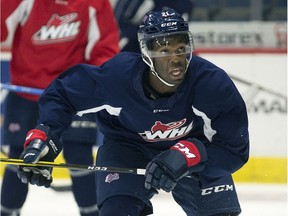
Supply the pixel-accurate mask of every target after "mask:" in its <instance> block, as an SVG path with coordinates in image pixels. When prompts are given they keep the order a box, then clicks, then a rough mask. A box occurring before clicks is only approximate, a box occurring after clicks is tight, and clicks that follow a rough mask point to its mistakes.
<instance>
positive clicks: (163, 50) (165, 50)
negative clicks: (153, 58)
mask: <svg viewBox="0 0 288 216" xmlns="http://www.w3.org/2000/svg"><path fill="white" fill-rule="evenodd" d="M160 53H161V54H162V55H168V54H169V50H168V49H162V50H160Z"/></svg>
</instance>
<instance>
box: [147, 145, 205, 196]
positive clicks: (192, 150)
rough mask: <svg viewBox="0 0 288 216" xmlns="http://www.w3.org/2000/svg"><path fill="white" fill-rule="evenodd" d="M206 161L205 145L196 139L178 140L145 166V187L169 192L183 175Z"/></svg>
mask: <svg viewBox="0 0 288 216" xmlns="http://www.w3.org/2000/svg"><path fill="white" fill-rule="evenodd" d="M205 161H207V153H206V149H205V146H204V144H203V143H202V142H200V141H199V140H197V139H188V140H182V141H179V142H178V143H177V144H176V145H174V146H172V147H171V148H170V149H169V150H166V151H164V152H162V153H160V154H159V155H157V156H156V157H154V158H153V159H152V161H151V162H149V163H148V165H147V166H146V173H145V176H146V180H145V188H147V189H151V188H155V189H157V190H159V189H163V190H164V191H166V192H170V191H172V190H173V189H174V187H175V186H176V184H177V181H178V180H179V179H181V178H182V177H184V176H187V175H189V174H192V173H195V172H199V171H201V170H202V169H203V168H204V162H205Z"/></svg>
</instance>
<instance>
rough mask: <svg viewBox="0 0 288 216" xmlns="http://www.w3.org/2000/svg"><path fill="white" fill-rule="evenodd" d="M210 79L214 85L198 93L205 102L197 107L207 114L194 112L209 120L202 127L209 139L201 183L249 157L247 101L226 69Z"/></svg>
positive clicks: (239, 165) (207, 182)
mask: <svg viewBox="0 0 288 216" xmlns="http://www.w3.org/2000/svg"><path fill="white" fill-rule="evenodd" d="M212 79H213V80H214V83H215V85H213V86H214V87H211V88H210V87H208V88H206V89H205V90H203V91H202V92H201V93H200V94H199V95H198V96H199V97H200V98H206V99H205V101H206V103H205V104H203V105H202V107H199V110H204V112H203V113H206V114H208V116H205V115H204V114H203V113H201V112H198V113H197V112H196V113H197V114H198V115H199V116H201V117H202V118H203V119H204V122H205V121H206V122H209V124H208V123H207V124H206V125H205V124H204V128H203V130H204V133H206V137H207V138H208V139H210V140H209V141H210V142H208V145H207V148H206V149H207V154H208V161H207V163H206V167H205V169H204V170H203V171H202V172H201V173H200V179H201V183H202V185H203V186H204V185H208V184H209V180H211V179H215V178H220V177H222V176H225V175H230V174H232V173H234V172H236V171H237V170H238V169H240V168H241V167H242V166H243V165H244V164H245V163H246V162H247V161H248V157H249V132H248V117H247V109H246V105H245V103H244V101H243V99H242V97H241V95H240V93H239V92H238V90H237V89H236V87H235V85H234V83H233V82H232V81H231V80H230V79H229V78H228V76H227V74H226V73H220V74H219V75H217V76H215V78H212ZM207 125H209V127H211V128H210V129H209V127H207ZM205 127H206V128H205Z"/></svg>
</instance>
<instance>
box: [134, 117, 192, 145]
mask: <svg viewBox="0 0 288 216" xmlns="http://www.w3.org/2000/svg"><path fill="white" fill-rule="evenodd" d="M185 123H186V119H182V120H180V121H177V122H171V123H167V124H164V123H162V122H160V121H156V122H155V124H154V125H153V126H152V127H151V130H150V131H145V132H143V133H139V135H140V136H141V137H142V138H143V139H144V140H146V141H148V142H157V141H161V140H162V141H163V140H175V139H178V138H181V137H183V136H185V135H186V134H188V133H189V132H190V131H191V130H192V128H193V121H192V122H191V123H190V124H189V125H186V126H184V124H185Z"/></svg>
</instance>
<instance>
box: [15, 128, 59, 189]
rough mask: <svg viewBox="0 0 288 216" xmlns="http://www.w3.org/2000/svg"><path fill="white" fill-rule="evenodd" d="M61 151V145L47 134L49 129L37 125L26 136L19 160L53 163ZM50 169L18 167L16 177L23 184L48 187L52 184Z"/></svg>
mask: <svg viewBox="0 0 288 216" xmlns="http://www.w3.org/2000/svg"><path fill="white" fill-rule="evenodd" d="M61 151H62V144H61V143H60V141H59V140H58V139H57V138H56V137H53V138H52V136H51V134H50V133H49V127H47V126H45V125H38V126H37V127H36V128H35V129H33V130H30V131H29V132H28V134H27V137H26V140H25V143H24V151H23V152H22V154H21V156H20V159H23V161H24V162H25V163H31V164H33V163H37V162H38V161H39V160H40V159H41V161H50V162H53V161H54V159H55V158H56V157H57V156H58V154H59V153H60V152H61ZM51 173H52V168H51V167H43V166H41V167H40V166H34V167H33V166H31V167H27V166H19V168H18V171H17V175H18V177H19V178H20V179H21V181H22V182H23V183H25V184H28V183H30V184H32V185H37V186H44V187H50V185H51V183H52V176H51Z"/></svg>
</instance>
